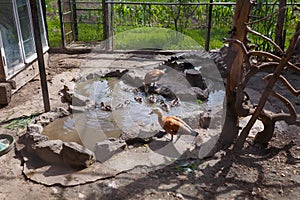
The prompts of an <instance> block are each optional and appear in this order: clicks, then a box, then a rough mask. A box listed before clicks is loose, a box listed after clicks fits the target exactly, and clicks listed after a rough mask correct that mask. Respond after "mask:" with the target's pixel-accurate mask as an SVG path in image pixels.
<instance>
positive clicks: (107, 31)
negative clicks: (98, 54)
mask: <svg viewBox="0 0 300 200" xmlns="http://www.w3.org/2000/svg"><path fill="white" fill-rule="evenodd" d="M102 7H103V31H104V39H105V50H112V49H113V24H112V23H113V11H112V3H110V2H107V1H106V0H102Z"/></svg>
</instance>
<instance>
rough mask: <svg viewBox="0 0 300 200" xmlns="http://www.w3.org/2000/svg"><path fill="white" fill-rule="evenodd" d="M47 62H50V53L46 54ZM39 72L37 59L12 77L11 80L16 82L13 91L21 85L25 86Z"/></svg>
mask: <svg viewBox="0 0 300 200" xmlns="http://www.w3.org/2000/svg"><path fill="white" fill-rule="evenodd" d="M44 59H45V63H46V64H47V63H48V59H49V54H48V53H45V54H44ZM38 74H39V66H38V62H37V60H35V61H34V62H33V63H31V64H30V65H29V66H27V67H25V69H23V70H22V71H20V72H19V73H18V74H16V75H15V76H14V77H12V78H11V79H10V80H11V81H14V82H15V84H16V89H13V90H12V93H15V92H16V91H18V90H19V89H20V88H21V87H23V86H24V85H25V84H26V83H28V82H29V81H31V80H32V79H33V78H35V77H36V76H37V75H38Z"/></svg>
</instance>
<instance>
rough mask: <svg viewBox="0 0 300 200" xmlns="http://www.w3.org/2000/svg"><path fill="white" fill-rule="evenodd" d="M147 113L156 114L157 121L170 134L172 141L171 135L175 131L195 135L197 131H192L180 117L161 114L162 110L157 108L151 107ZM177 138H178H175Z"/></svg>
mask: <svg viewBox="0 0 300 200" xmlns="http://www.w3.org/2000/svg"><path fill="white" fill-rule="evenodd" d="M149 114H156V115H157V116H158V123H159V124H160V126H161V127H162V128H163V129H164V130H165V131H166V132H167V133H169V134H170V135H171V140H170V141H173V136H174V135H176V134H177V133H179V134H190V135H193V136H197V135H198V132H196V131H194V130H193V129H192V128H191V127H190V126H189V125H188V124H187V123H185V122H184V121H183V120H182V119H180V118H178V117H175V116H167V117H164V116H163V112H162V110H161V109H159V108H153V109H152V111H151V112H150V113H149ZM177 140H178V138H177Z"/></svg>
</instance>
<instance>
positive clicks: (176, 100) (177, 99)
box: [171, 97, 180, 107]
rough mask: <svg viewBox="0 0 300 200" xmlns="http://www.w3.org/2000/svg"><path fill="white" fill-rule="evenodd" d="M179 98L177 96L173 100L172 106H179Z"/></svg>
mask: <svg viewBox="0 0 300 200" xmlns="http://www.w3.org/2000/svg"><path fill="white" fill-rule="evenodd" d="M179 103H180V102H179V98H178V97H176V98H175V99H174V100H172V101H171V107H175V106H179Z"/></svg>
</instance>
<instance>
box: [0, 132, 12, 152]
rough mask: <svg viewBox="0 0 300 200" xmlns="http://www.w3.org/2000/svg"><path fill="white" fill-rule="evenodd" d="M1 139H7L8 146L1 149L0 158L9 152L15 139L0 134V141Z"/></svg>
mask: <svg viewBox="0 0 300 200" xmlns="http://www.w3.org/2000/svg"><path fill="white" fill-rule="evenodd" d="M2 139H7V140H8V146H6V147H5V148H3V149H2V150H1V151H0V156H2V155H4V154H6V153H7V152H9V151H10V150H11V149H12V148H13V146H14V143H15V139H14V138H13V137H12V136H11V135H7V134H0V140H2Z"/></svg>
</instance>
